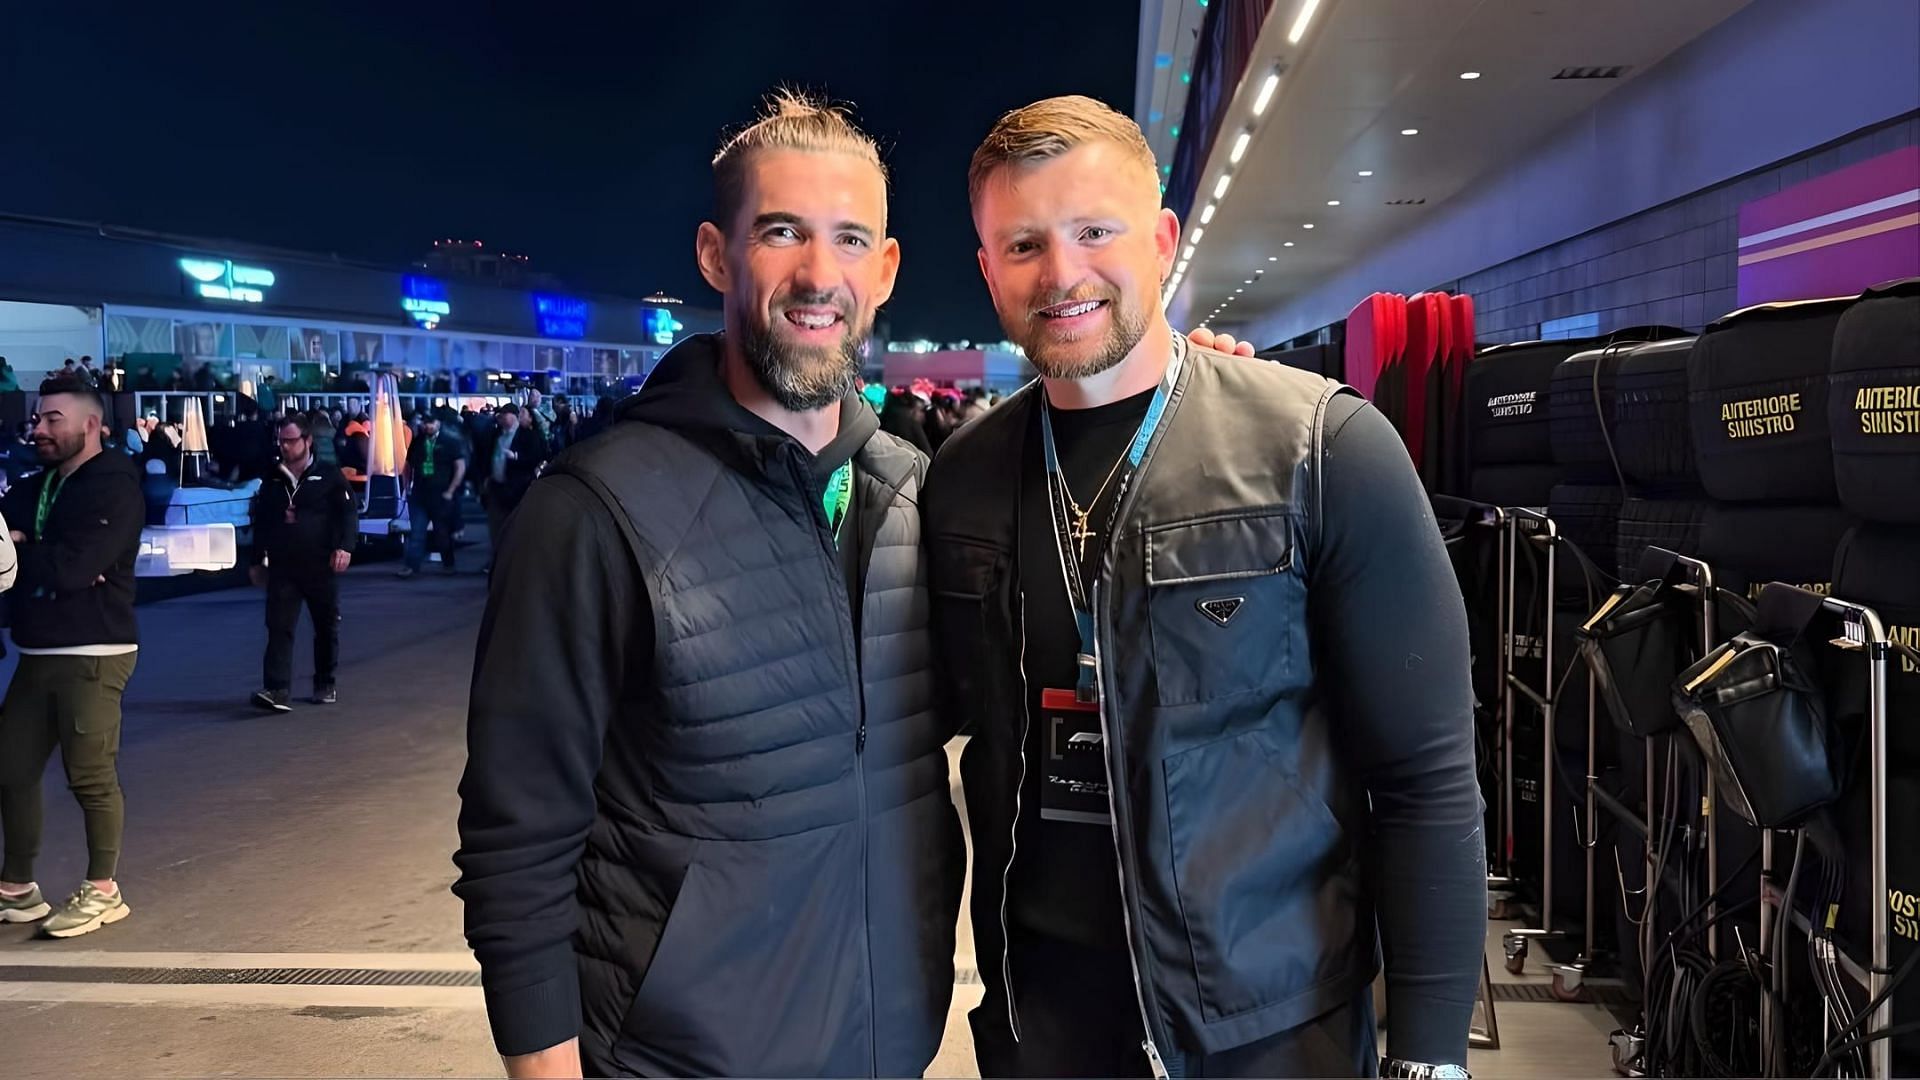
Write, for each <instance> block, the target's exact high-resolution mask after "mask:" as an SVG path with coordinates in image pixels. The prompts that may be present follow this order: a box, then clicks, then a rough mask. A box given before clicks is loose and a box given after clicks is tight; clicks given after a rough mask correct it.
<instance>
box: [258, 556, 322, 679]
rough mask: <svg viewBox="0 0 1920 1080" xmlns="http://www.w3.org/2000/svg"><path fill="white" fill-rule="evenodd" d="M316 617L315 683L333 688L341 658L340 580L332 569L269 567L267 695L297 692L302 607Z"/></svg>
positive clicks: (314, 627)
mask: <svg viewBox="0 0 1920 1080" xmlns="http://www.w3.org/2000/svg"><path fill="white" fill-rule="evenodd" d="M302 605H305V606H306V609H307V612H308V613H309V614H311V615H312V616H313V682H314V685H316V686H332V685H333V670H334V667H335V666H336V665H337V664H338V662H339V659H340V577H339V575H337V574H335V573H334V572H333V568H332V567H331V566H328V565H325V564H321V565H318V566H291V567H282V566H281V565H280V564H278V563H274V564H272V565H270V566H268V568H267V659H266V665H265V666H266V686H267V689H269V690H291V689H292V688H293V628H294V627H295V626H296V625H298V624H299V622H300V608H301V606H302Z"/></svg>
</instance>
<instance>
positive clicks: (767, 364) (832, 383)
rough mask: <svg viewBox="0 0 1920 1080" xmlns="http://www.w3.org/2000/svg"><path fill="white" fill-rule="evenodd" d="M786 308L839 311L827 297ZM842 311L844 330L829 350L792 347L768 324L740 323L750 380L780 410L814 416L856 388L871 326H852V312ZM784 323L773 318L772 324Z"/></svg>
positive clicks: (802, 300)
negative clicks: (752, 378) (763, 391)
mask: <svg viewBox="0 0 1920 1080" xmlns="http://www.w3.org/2000/svg"><path fill="white" fill-rule="evenodd" d="M790 303H791V305H792V306H795V307H805V306H809V305H812V306H826V305H828V304H833V306H834V307H835V308H836V309H840V305H839V304H837V303H834V301H833V299H832V298H831V297H828V298H821V299H815V298H810V297H795V298H792V299H791V301H790ZM840 310H842V312H843V314H842V317H841V323H840V325H841V326H842V327H843V328H844V330H843V333H842V336H841V339H840V344H839V346H837V347H828V348H818V347H814V346H803V345H794V344H792V343H790V342H785V341H782V340H780V337H779V335H778V334H777V333H775V332H774V328H773V326H772V325H771V324H770V323H761V322H757V321H755V320H754V319H753V318H751V317H748V318H746V319H742V320H741V324H742V325H741V328H740V352H741V355H743V356H745V357H746V361H747V368H748V369H749V370H750V371H752V372H753V377H754V379H755V380H756V381H758V382H759V383H760V386H761V388H762V389H764V390H765V391H766V392H767V393H768V394H770V395H772V396H773V400H775V401H777V402H779V403H780V407H781V408H783V409H786V410H788V411H789V412H812V411H814V410H815V409H821V408H825V407H826V406H828V405H831V404H833V403H834V402H837V401H839V400H840V399H841V398H844V397H846V396H847V395H848V394H851V393H853V392H854V389H855V388H856V387H858V386H859V385H860V350H861V348H862V347H863V346H864V345H866V342H867V335H868V334H869V333H870V332H871V331H872V329H873V327H872V323H870V322H869V323H866V324H860V323H856V322H854V321H853V316H852V314H851V313H850V312H845V311H844V309H840ZM784 317H785V316H783V315H781V314H779V313H777V312H776V313H775V314H774V318H776V319H778V318H784Z"/></svg>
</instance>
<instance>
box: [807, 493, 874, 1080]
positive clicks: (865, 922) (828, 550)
mask: <svg viewBox="0 0 1920 1080" xmlns="http://www.w3.org/2000/svg"><path fill="white" fill-rule="evenodd" d="M796 472H797V473H798V474H799V476H798V478H799V479H800V481H801V483H800V490H801V491H802V492H805V493H806V497H807V506H808V510H809V512H810V513H811V514H812V516H813V518H814V520H815V522H816V523H817V524H818V526H819V528H818V529H817V530H816V532H817V534H818V535H819V536H820V538H821V540H822V543H821V553H822V554H823V555H824V556H825V557H826V560H827V575H826V576H827V587H828V588H829V589H831V590H833V592H834V595H835V597H836V598H837V599H838V600H842V601H845V602H846V607H845V608H844V609H843V610H845V611H846V614H847V617H846V620H845V621H844V622H843V623H842V627H843V630H844V633H845V635H846V636H845V637H844V638H842V639H841V640H842V641H843V642H844V643H846V645H847V646H848V648H849V650H850V656H849V659H850V661H851V665H850V666H851V669H852V672H853V701H854V705H855V706H856V707H857V708H858V709H859V726H858V727H857V728H855V730H854V734H853V786H854V790H855V791H856V792H857V793H858V796H859V812H860V934H861V937H862V939H863V941H864V942H865V947H866V954H867V1057H868V1061H869V1062H870V1063H871V1065H872V1075H874V1076H879V1075H880V1033H879V1031H878V1028H877V1025H876V1023H875V1018H876V1017H877V1016H878V1015H879V1013H880V1003H879V1001H878V999H877V998H876V997H875V996H874V988H873V987H874V982H873V919H872V916H871V913H870V911H869V907H870V905H871V903H872V901H871V898H870V896H869V893H870V890H871V888H872V874H871V873H870V872H869V867H868V865H867V860H868V858H869V848H868V841H869V839H870V838H869V837H868V835H867V832H868V829H867V825H868V822H867V759H866V754H867V685H866V674H865V671H864V669H863V666H862V664H861V661H860V641H859V638H858V637H857V636H856V635H855V634H854V632H853V601H852V599H851V598H850V597H849V596H848V595H847V588H846V584H847V583H846V582H845V581H844V580H841V578H842V573H840V572H839V571H840V567H841V565H842V559H841V556H840V547H839V545H838V544H837V543H835V541H834V537H833V523H832V522H831V521H828V520H827V514H826V509H825V507H823V506H822V505H821V498H820V496H819V495H816V494H815V493H814V490H813V485H812V484H811V483H809V482H808V473H807V472H806V470H804V469H800V468H796ZM882 486H884V485H882ZM894 495H895V492H894V491H892V490H888V491H887V493H886V499H887V505H888V506H889V507H890V506H892V504H893V496H894ZM883 516H884V512H883ZM856 524H857V523H856ZM853 542H854V543H856V544H857V543H859V536H858V534H857V533H856V534H855V536H854V537H853ZM866 596H867V587H866V582H865V581H864V580H863V581H862V582H861V583H860V599H861V602H862V603H863V604H864V603H865V602H866ZM836 606H838V605H836Z"/></svg>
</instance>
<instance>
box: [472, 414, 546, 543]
mask: <svg viewBox="0 0 1920 1080" xmlns="http://www.w3.org/2000/svg"><path fill="white" fill-rule="evenodd" d="M493 422H494V429H493V431H492V432H491V433H489V434H488V436H487V437H486V440H485V442H484V443H483V445H482V447H481V452H480V454H479V455H478V457H477V460H478V461H480V462H484V463H485V464H486V470H487V471H486V473H485V474H484V475H483V476H482V478H481V481H480V502H481V504H482V505H484V506H485V507H486V509H487V539H488V542H489V543H491V544H492V546H493V550H495V551H498V550H500V542H501V537H503V536H505V535H506V527H507V516H508V515H510V514H512V513H513V510H514V507H517V506H519V505H520V500H521V499H524V498H526V495H527V488H528V487H529V486H531V485H532V484H533V478H534V477H535V476H537V475H539V473H540V466H541V464H542V463H543V462H545V461H546V459H547V444H546V440H544V439H542V438H541V437H540V434H539V432H537V431H535V430H534V429H533V427H532V425H528V424H522V423H521V416H520V407H519V406H518V405H515V404H513V403H512V402H508V403H507V404H505V405H502V406H500V407H499V408H498V409H495V410H494V413H493ZM489 566H491V563H489Z"/></svg>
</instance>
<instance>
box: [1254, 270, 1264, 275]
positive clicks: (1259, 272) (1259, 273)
mask: <svg viewBox="0 0 1920 1080" xmlns="http://www.w3.org/2000/svg"><path fill="white" fill-rule="evenodd" d="M1264 273H1266V271H1265V270H1255V271H1254V272H1253V276H1254V277H1259V276H1260V275H1261V274H1264Z"/></svg>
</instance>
